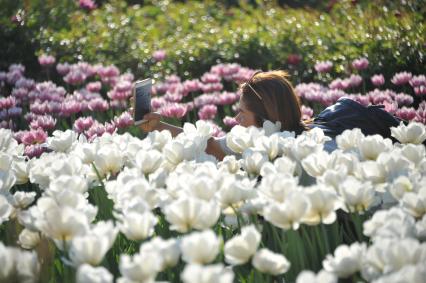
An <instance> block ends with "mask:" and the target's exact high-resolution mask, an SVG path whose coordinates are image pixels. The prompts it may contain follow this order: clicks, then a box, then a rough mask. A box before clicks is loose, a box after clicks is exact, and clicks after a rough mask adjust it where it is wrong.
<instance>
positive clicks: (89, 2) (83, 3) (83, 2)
mask: <svg viewBox="0 0 426 283" xmlns="http://www.w3.org/2000/svg"><path fill="white" fill-rule="evenodd" d="M78 5H79V6H80V8H82V9H86V10H88V11H91V10H94V9H96V7H97V6H96V3H95V2H94V1H93V0H78Z"/></svg>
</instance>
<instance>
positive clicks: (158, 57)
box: [152, 49, 167, 62]
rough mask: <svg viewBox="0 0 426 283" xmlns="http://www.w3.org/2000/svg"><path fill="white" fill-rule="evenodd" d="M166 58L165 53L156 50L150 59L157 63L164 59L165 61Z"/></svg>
mask: <svg viewBox="0 0 426 283" xmlns="http://www.w3.org/2000/svg"><path fill="white" fill-rule="evenodd" d="M166 57H167V54H166V51H165V50H162V49H161V50H156V51H154V53H153V54H152V58H153V59H154V60H155V61H157V62H160V61H163V60H164V59H166Z"/></svg>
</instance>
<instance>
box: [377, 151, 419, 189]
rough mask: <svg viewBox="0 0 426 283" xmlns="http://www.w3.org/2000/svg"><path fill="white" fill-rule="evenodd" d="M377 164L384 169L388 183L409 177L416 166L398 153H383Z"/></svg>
mask: <svg viewBox="0 0 426 283" xmlns="http://www.w3.org/2000/svg"><path fill="white" fill-rule="evenodd" d="M377 163H378V164H381V165H382V167H383V168H384V170H385V172H386V173H385V176H386V181H387V182H392V181H393V180H394V179H396V178H398V177H399V176H408V175H409V174H410V173H411V172H413V170H414V164H413V163H412V162H410V161H409V160H408V159H407V158H405V157H404V156H402V155H401V154H400V153H399V152H398V151H391V152H385V153H381V154H380V155H379V157H378V158H377Z"/></svg>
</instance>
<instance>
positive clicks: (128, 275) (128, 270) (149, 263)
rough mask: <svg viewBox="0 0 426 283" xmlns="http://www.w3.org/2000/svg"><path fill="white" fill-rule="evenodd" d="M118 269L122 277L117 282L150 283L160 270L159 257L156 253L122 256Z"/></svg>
mask: <svg viewBox="0 0 426 283" xmlns="http://www.w3.org/2000/svg"><path fill="white" fill-rule="evenodd" d="M119 268H120V272H121V275H123V277H122V278H120V279H119V280H118V281H117V282H138V283H145V282H149V283H151V282H153V281H154V279H155V276H156V275H157V273H158V272H159V271H160V269H161V256H160V255H159V254H158V253H156V252H155V253H154V252H151V253H140V254H135V255H133V256H129V255H126V254H122V255H121V256H120V267H119ZM123 279H124V280H123Z"/></svg>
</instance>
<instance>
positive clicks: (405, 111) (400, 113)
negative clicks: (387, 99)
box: [395, 106, 416, 121]
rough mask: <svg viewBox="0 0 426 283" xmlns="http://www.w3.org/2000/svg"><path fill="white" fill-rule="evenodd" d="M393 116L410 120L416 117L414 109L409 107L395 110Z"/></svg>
mask: <svg viewBox="0 0 426 283" xmlns="http://www.w3.org/2000/svg"><path fill="white" fill-rule="evenodd" d="M395 116H396V117H398V118H401V119H404V120H406V121H411V120H413V119H414V118H415V117H416V109H414V108H412V107H410V108H407V107H405V106H404V107H402V108H400V109H398V110H396V112H395Z"/></svg>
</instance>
